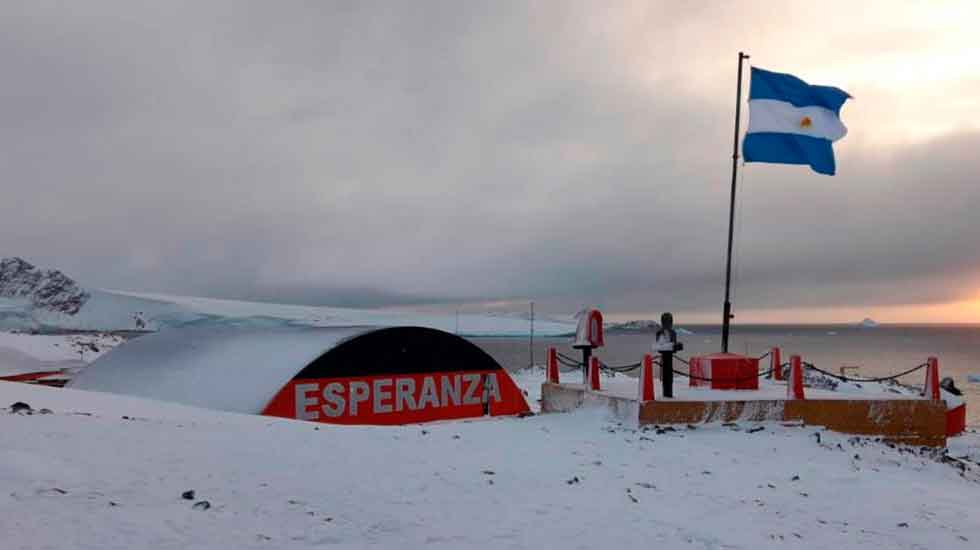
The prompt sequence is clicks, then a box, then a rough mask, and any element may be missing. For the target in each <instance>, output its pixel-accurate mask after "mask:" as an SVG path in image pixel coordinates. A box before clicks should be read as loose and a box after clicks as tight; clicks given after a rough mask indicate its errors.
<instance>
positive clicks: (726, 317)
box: [721, 52, 749, 353]
mask: <svg viewBox="0 0 980 550" xmlns="http://www.w3.org/2000/svg"><path fill="white" fill-rule="evenodd" d="M748 58H749V56H748V55H746V54H744V53H742V52H738V89H737V90H736V91H735V145H734V152H733V153H732V198H731V203H730V204H729V206H728V260H727V262H726V266H725V305H724V308H723V310H722V319H721V351H723V352H725V353H727V352H728V332H729V329H730V328H731V321H732V318H733V317H735V315H734V314H732V302H731V289H732V240H733V239H734V233H735V181H736V176H737V175H738V124H739V118H740V116H741V114H742V61H744V60H746V59H748Z"/></svg>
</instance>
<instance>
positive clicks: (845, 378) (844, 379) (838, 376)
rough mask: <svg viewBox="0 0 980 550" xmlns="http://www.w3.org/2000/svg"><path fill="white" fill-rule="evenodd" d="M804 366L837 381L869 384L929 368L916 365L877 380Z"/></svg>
mask: <svg viewBox="0 0 980 550" xmlns="http://www.w3.org/2000/svg"><path fill="white" fill-rule="evenodd" d="M803 366H804V367H806V368H808V369H811V370H815V371H817V372H819V373H820V374H823V375H825V376H829V377H831V378H836V379H837V380H840V381H842V382H868V383H870V382H887V381H890V380H896V379H898V378H901V377H903V376H906V375H909V374H912V373H913V372H915V371H917V370H919V369H922V368H925V367H928V366H929V363H922V364H921V365H916V366H914V367H912V368H911V369H909V370H907V371H904V372H900V373H898V374H893V375H891V376H881V377H876V378H855V377H853V376H844V375H842V374H834V373H832V372H827V371H825V370H823V369H821V368H818V367H817V366H816V365H814V364H813V363H807V362H804V363H803Z"/></svg>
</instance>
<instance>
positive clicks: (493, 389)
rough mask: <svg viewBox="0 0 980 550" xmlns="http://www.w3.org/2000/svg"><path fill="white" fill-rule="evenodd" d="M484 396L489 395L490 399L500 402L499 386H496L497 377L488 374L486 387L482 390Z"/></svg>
mask: <svg viewBox="0 0 980 550" xmlns="http://www.w3.org/2000/svg"><path fill="white" fill-rule="evenodd" d="M483 391H484V395H489V397H490V399H493V400H494V401H497V402H498V403H499V402H500V386H499V385H498V384H497V375H496V374H493V373H490V374H488V375H487V387H486V388H484V389H483Z"/></svg>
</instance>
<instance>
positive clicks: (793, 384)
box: [786, 355, 806, 399]
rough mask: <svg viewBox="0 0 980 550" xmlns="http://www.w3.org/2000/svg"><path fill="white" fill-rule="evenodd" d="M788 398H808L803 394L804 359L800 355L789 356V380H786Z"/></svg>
mask: <svg viewBox="0 0 980 550" xmlns="http://www.w3.org/2000/svg"><path fill="white" fill-rule="evenodd" d="M786 399H806V396H805V395H803V360H802V359H800V356H799V355H793V356H791V357H790V358H789V380H788V381H787V382H786Z"/></svg>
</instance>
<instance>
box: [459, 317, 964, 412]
mask: <svg viewBox="0 0 980 550" xmlns="http://www.w3.org/2000/svg"><path fill="white" fill-rule="evenodd" d="M683 328H684V329H686V330H689V331H691V333H680V334H678V339H679V340H680V341H681V342H683V343H684V347H685V349H684V351H683V352H681V354H680V355H681V356H684V357H689V356H691V355H698V354H704V353H710V352H715V351H719V350H720V349H721V329H720V327H718V326H685V327H683ZM471 340H472V341H473V342H475V343H476V344H477V345H479V346H480V347H482V348H483V349H484V350H486V351H487V353H489V354H490V355H492V356H493V357H494V358H495V359H497V361H498V362H499V363H500V364H501V365H503V366H504V367H506V368H508V369H516V368H521V367H526V366H528V365H529V364H530V363H531V349H530V347H529V342H528V339H527V338H472V339H471ZM652 341H653V334H651V333H639V334H632V333H630V334H608V335H607V336H606V346H605V347H604V348H602V349H600V350H598V352H597V355H598V356H599V357H601V358H602V360H603V361H605V362H606V363H607V364H610V365H617V364H627V363H634V362H636V361H639V360H640V359H641V358H642V357H643V354H644V353H647V352H648V351H649V350H650V346H651V343H652ZM549 346H556V347H557V348H558V350H559V351H560V352H562V353H565V354H566V355H571V356H573V357H578V356H579V354H578V352H576V351H575V350H573V349H572V347H571V338H535V340H534V349H533V352H534V363H535V364H539V365H541V364H543V363H544V358H545V350H546V349H547V348H548V347H549ZM772 346H778V347H779V348H780V349H781V351H782V356H783V361H784V362H785V361H788V360H789V356H790V355H792V354H799V355H801V356H802V357H803V360H804V361H808V362H810V363H813V364H814V365H816V366H818V367H820V368H821V369H824V370H827V371H831V372H839V368H840V367H841V366H845V365H846V366H857V367H859V368H858V369H857V371H856V374H854V372H855V371H849V372H850V373H851V374H852V375H854V376H886V375H889V374H894V373H898V372H902V371H905V370H908V369H910V368H912V367H914V366H916V365H918V364H920V363H923V362H925V360H926V359H927V358H928V357H930V356H935V357H937V358H938V359H939V376H940V378H944V377H947V376H949V377H952V378H953V380H954V381H955V383H956V386H957V387H958V388H959V389H960V390H961V391H963V396H964V398H965V399H966V401H967V424H969V425H970V426H974V427H977V426H980V383H971V382H969V381H968V380H967V376H968V375H970V374H974V375H976V376H980V326H974V325H928V326H922V325H883V326H879V327H875V328H859V327H854V326H839V325H804V326H790V325H779V326H775V325H756V326H735V327H733V331H732V337H731V341H730V345H729V350H730V351H732V352H736V353H743V354H747V355H755V356H759V355H762V354H763V353H765V352H766V351H767V350H768V349H769V348H770V347H772ZM681 368H683V365H681ZM924 379H925V371H924V369H923V370H919V371H917V372H915V373H913V374H910V375H908V376H905V377H903V378H902V379H901V381H902V382H903V383H906V384H916V385H921V384H922V383H923V381H924Z"/></svg>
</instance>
